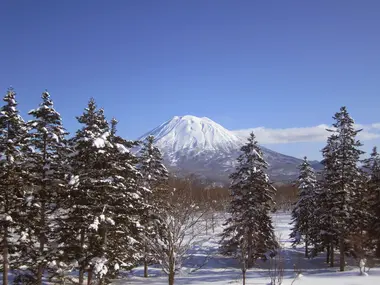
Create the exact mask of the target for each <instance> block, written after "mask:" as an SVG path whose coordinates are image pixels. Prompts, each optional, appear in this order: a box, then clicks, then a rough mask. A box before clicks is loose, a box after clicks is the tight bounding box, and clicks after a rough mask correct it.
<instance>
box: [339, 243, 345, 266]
mask: <svg viewBox="0 0 380 285" xmlns="http://www.w3.org/2000/svg"><path fill="white" fill-rule="evenodd" d="M344 249H345V248H344V239H343V238H342V237H341V238H340V239H339V252H340V259H339V260H340V261H339V267H340V271H344V267H345V265H346V264H345V258H344Z"/></svg>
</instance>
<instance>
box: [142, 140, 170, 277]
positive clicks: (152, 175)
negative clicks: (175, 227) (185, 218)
mask: <svg viewBox="0 0 380 285" xmlns="http://www.w3.org/2000/svg"><path fill="white" fill-rule="evenodd" d="M139 161H140V167H139V170H140V172H141V174H142V179H141V180H142V181H141V184H142V185H143V186H144V187H145V188H146V189H149V192H147V195H146V197H145V201H146V203H147V204H148V205H150V206H151V207H152V208H151V212H150V213H149V215H148V217H147V221H146V222H145V227H146V231H145V233H144V235H145V239H146V238H149V239H155V238H156V237H157V234H158V233H159V232H160V231H161V230H162V224H161V222H160V221H159V219H160V217H161V215H160V212H161V211H165V206H166V203H167V194H168V187H167V180H168V177H169V174H168V171H167V169H166V167H165V166H164V164H163V163H162V155H161V152H160V150H159V149H158V148H157V147H155V146H154V137H153V136H148V137H147V138H146V140H145V141H144V143H143V146H142V148H141V150H140V157H139ZM151 234H153V235H151ZM148 244H150V243H147V242H144V245H143V246H144V256H143V262H144V277H148V263H150V262H152V261H153V260H152V256H151V254H150V249H149V247H148Z"/></svg>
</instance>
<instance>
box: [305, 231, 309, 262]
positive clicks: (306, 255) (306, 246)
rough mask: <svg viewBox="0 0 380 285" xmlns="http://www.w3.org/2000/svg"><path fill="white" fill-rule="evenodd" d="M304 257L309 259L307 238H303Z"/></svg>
mask: <svg viewBox="0 0 380 285" xmlns="http://www.w3.org/2000/svg"><path fill="white" fill-rule="evenodd" d="M305 257H306V258H309V243H308V241H307V236H306V238H305Z"/></svg>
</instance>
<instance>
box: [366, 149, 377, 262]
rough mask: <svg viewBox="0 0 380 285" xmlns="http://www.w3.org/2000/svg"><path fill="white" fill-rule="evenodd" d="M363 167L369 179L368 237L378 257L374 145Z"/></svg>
mask: <svg viewBox="0 0 380 285" xmlns="http://www.w3.org/2000/svg"><path fill="white" fill-rule="evenodd" d="M364 167H365V169H366V170H367V171H368V174H369V179H368V182H367V188H368V196H367V201H369V202H370V203H369V213H370V215H371V220H370V222H369V234H370V239H371V240H372V241H373V242H374V247H375V249H376V257H380V154H379V153H378V152H377V148H376V147H374V148H373V150H372V153H371V156H370V158H368V159H366V160H365V161H364Z"/></svg>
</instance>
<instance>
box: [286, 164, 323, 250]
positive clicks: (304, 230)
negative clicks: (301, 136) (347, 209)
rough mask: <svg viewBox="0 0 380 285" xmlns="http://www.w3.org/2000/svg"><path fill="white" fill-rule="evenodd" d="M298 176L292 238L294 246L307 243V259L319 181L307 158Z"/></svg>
mask: <svg viewBox="0 0 380 285" xmlns="http://www.w3.org/2000/svg"><path fill="white" fill-rule="evenodd" d="M299 169H300V174H299V176H298V183H297V184H298V185H297V186H298V189H299V192H298V201H297V203H296V204H295V207H294V208H293V211H292V224H293V228H292V232H291V234H290V237H291V238H293V239H294V241H293V245H295V244H299V243H300V242H301V239H303V241H304V243H305V257H309V250H308V247H309V245H310V237H311V235H312V233H311V228H312V225H313V223H314V208H315V206H316V205H315V197H316V195H315V190H316V184H317V180H316V177H315V173H314V170H313V168H312V167H311V166H310V164H309V162H308V161H307V158H306V157H305V158H304V161H303V162H302V164H301V165H300V167H299Z"/></svg>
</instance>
